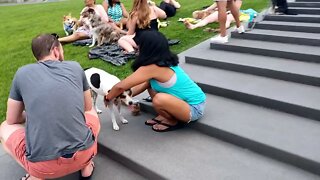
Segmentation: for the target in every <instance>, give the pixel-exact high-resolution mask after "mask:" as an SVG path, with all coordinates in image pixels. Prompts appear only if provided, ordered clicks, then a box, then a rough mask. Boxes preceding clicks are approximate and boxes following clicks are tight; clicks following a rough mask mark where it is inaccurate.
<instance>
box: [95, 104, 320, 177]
mask: <svg viewBox="0 0 320 180" xmlns="http://www.w3.org/2000/svg"><path fill="white" fill-rule="evenodd" d="M124 115H125V117H127V119H128V120H129V124H127V125H123V126H121V127H120V131H114V130H112V123H111V120H110V118H109V117H107V118H106V114H105V113H103V114H101V115H100V117H101V123H102V129H103V130H104V131H101V134H100V137H99V143H100V144H101V146H102V147H105V148H100V150H101V151H103V152H106V153H108V154H109V155H110V156H113V155H116V156H117V157H118V158H119V160H121V161H123V162H124V163H126V164H128V165H130V166H133V167H132V168H135V169H136V168H137V166H138V169H139V167H143V168H144V169H146V170H149V171H151V172H154V173H153V174H154V175H155V176H148V179H177V180H179V179H181V180H182V179H184V180H188V179H199V180H202V179H231V180H232V179H301V178H303V179H317V178H318V179H319V177H318V176H316V175H314V174H311V173H308V172H306V171H303V170H301V169H298V168H296V167H293V166H290V165H287V164H283V163H281V162H278V161H275V160H272V159H269V158H267V157H264V156H261V155H259V154H256V153H254V152H251V151H248V150H246V149H244V148H240V147H237V146H234V145H231V144H228V143H225V142H222V141H220V140H218V139H215V138H213V137H210V136H207V135H205V134H202V133H201V132H198V131H196V130H192V129H190V128H188V127H185V128H183V129H180V130H177V131H171V132H166V133H157V132H154V131H153V130H152V129H151V127H149V126H146V125H144V121H145V120H146V119H148V118H151V117H153V116H152V115H150V114H146V113H143V114H142V115H140V116H135V117H133V116H131V115H130V113H129V112H127V110H125V112H124ZM111 152H112V153H111ZM270 172H272V173H270Z"/></svg>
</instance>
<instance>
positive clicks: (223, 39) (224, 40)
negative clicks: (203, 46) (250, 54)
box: [210, 34, 229, 44]
mask: <svg viewBox="0 0 320 180" xmlns="http://www.w3.org/2000/svg"><path fill="white" fill-rule="evenodd" d="M228 39H229V38H228V35H226V36H225V37H222V36H221V35H220V34H219V35H218V36H216V37H213V38H211V39H210V41H211V42H212V43H219V44H224V43H227V42H228Z"/></svg>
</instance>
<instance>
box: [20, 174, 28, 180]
mask: <svg viewBox="0 0 320 180" xmlns="http://www.w3.org/2000/svg"><path fill="white" fill-rule="evenodd" d="M29 178H30V174H25V175H24V176H23V177H22V178H21V180H28V179H29Z"/></svg>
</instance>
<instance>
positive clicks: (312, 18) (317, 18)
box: [264, 14, 320, 23]
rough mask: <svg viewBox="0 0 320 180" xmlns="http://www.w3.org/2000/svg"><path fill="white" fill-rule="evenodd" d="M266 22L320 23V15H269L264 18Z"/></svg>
mask: <svg viewBox="0 0 320 180" xmlns="http://www.w3.org/2000/svg"><path fill="white" fill-rule="evenodd" d="M264 20H265V21H285V22H308V23H319V22H320V15H314V14H312V15H310V14H298V15H281V16H278V15H271V14H269V15H267V16H265V18H264Z"/></svg>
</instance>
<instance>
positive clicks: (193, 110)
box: [189, 102, 206, 122]
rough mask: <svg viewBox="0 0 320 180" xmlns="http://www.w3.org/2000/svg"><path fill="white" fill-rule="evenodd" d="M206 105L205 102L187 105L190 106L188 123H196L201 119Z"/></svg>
mask: <svg viewBox="0 0 320 180" xmlns="http://www.w3.org/2000/svg"><path fill="white" fill-rule="evenodd" d="M205 105H206V102H202V103H200V104H189V106H190V120H189V122H190V121H196V120H198V119H200V118H202V116H203V114H204V107H205Z"/></svg>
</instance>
